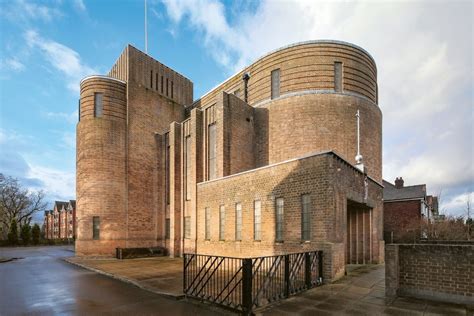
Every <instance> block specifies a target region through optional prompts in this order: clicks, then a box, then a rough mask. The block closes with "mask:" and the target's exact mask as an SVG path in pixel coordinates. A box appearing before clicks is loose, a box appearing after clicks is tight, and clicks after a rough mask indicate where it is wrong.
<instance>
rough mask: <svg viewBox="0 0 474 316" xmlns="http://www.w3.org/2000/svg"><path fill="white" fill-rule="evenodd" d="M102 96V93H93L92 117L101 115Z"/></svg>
mask: <svg viewBox="0 0 474 316" xmlns="http://www.w3.org/2000/svg"><path fill="white" fill-rule="evenodd" d="M102 97H103V94H102V93H99V92H96V93H94V117H101V116H102V110H103V105H102Z"/></svg>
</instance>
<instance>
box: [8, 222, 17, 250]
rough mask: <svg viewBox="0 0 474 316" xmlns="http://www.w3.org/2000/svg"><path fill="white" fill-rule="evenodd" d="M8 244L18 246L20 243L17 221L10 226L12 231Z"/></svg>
mask: <svg viewBox="0 0 474 316" xmlns="http://www.w3.org/2000/svg"><path fill="white" fill-rule="evenodd" d="M8 243H9V244H10V245H16V244H17V243H18V225H17V223H16V219H14V220H12V222H11V224H10V231H9V232H8Z"/></svg>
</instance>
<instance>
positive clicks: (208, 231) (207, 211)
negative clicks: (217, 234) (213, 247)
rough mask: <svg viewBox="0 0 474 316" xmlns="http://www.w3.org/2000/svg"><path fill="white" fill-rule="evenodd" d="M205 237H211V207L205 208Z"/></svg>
mask: <svg viewBox="0 0 474 316" xmlns="http://www.w3.org/2000/svg"><path fill="white" fill-rule="evenodd" d="M204 215H205V238H206V240H210V239H211V210H210V209H209V207H206V209H205V214H204Z"/></svg>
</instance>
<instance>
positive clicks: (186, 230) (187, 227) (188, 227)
mask: <svg viewBox="0 0 474 316" xmlns="http://www.w3.org/2000/svg"><path fill="white" fill-rule="evenodd" d="M184 238H191V216H185V217H184Z"/></svg>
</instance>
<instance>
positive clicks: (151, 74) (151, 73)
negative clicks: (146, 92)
mask: <svg viewBox="0 0 474 316" xmlns="http://www.w3.org/2000/svg"><path fill="white" fill-rule="evenodd" d="M150 89H153V70H150Z"/></svg>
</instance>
